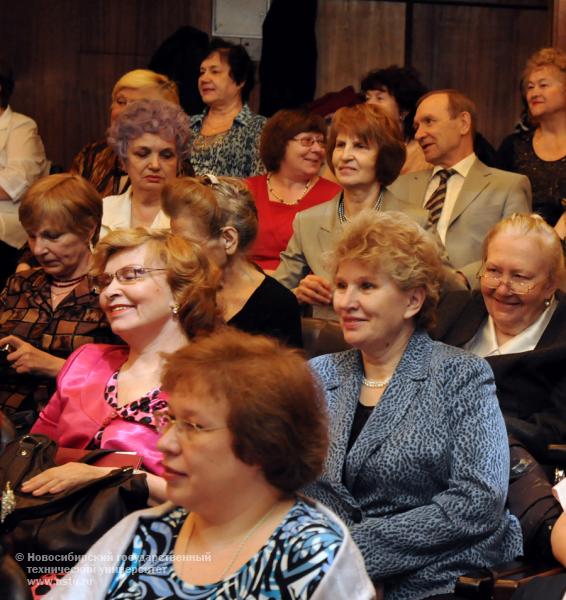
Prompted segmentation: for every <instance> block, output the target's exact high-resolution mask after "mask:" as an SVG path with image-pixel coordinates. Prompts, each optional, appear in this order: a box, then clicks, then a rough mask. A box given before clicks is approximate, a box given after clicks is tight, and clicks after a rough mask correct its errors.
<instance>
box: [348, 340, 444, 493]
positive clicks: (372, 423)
mask: <svg viewBox="0 0 566 600" xmlns="http://www.w3.org/2000/svg"><path fill="white" fill-rule="evenodd" d="M431 344H432V342H431V340H430V338H429V337H428V335H427V334H426V333H424V332H419V331H417V332H415V333H414V334H413V336H412V337H411V339H410V340H409V344H408V345H407V348H406V349H405V352H404V354H403V357H402V358H401V362H400V363H399V365H398V366H397V369H396V370H395V373H394V375H393V378H392V379H391V381H390V383H389V385H388V386H387V389H386V390H385V393H384V394H383V396H382V397H381V401H380V402H379V404H378V405H377V406H376V408H375V409H374V411H373V413H372V414H371V416H370V418H369V419H368V422H367V423H366V425H365V427H364V428H363V429H362V431H361V433H360V435H359V437H358V439H357V440H356V442H355V443H354V445H353V446H352V448H351V449H350V452H349V453H348V455H347V456H346V470H345V477H346V481H345V483H346V486H347V487H348V489H353V487H354V485H355V480H356V477H357V476H358V474H359V472H360V470H361V469H362V467H363V465H364V463H365V462H366V460H367V459H368V458H369V457H370V456H371V455H373V454H375V453H376V452H380V451H381V448H382V446H383V444H384V443H385V442H386V440H387V438H388V437H389V436H390V435H391V434H392V433H393V432H394V431H395V429H396V428H397V426H398V424H399V422H400V421H401V420H402V419H403V418H404V416H405V413H406V411H407V409H408V408H409V407H410V406H411V405H412V404H413V402H416V401H418V396H419V393H420V391H421V387H422V382H423V381H424V380H425V379H426V377H427V374H428V371H429V364H430V357H431ZM361 378H362V372H361V361H360V371H358V379H359V381H361ZM358 396H359V384H358V388H357V396H356V398H355V401H356V403H357V401H358ZM350 410H351V411H352V412H353V411H355V405H354V406H353V407H352V408H350ZM352 416H353V415H352ZM344 425H346V423H344ZM350 430H351V422H350V427H349V428H348V429H347V431H346V432H345V433H344V434H343V438H345V439H346V443H347V441H348V437H349V434H350Z"/></svg>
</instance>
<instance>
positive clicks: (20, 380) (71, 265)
mask: <svg viewBox="0 0 566 600" xmlns="http://www.w3.org/2000/svg"><path fill="white" fill-rule="evenodd" d="M101 216H102V201H101V199H100V196H99V195H98V193H97V192H96V190H95V189H94V188H93V187H92V186H91V185H90V184H89V183H88V182H87V181H85V180H84V179H82V178H81V177H79V176H78V175H69V174H61V175H51V176H49V177H46V178H44V179H42V180H40V181H38V182H36V183H35V184H34V185H33V186H32V187H31V188H30V189H29V190H28V192H27V193H26V195H25V196H24V198H23V199H22V201H21V203H20V207H19V217H20V221H21V223H22V226H23V227H24V229H25V230H26V232H27V235H28V240H29V245H30V249H31V252H32V253H33V256H34V257H35V258H36V259H37V262H38V264H39V267H37V268H34V269H30V270H27V271H22V272H19V273H16V274H14V275H12V277H10V279H8V282H7V285H6V288H5V289H4V291H3V292H2V294H1V296H0V347H2V349H3V352H4V360H2V361H1V363H0V373H1V375H0V404H1V407H2V409H3V410H4V411H6V412H7V413H8V414H10V415H12V414H13V413H14V412H16V411H18V410H24V409H31V410H35V409H37V408H42V407H43V405H45V403H46V402H47V400H48V399H49V397H50V396H51V394H52V393H53V391H54V389H55V377H56V376H57V375H58V373H59V371H60V370H61V368H62V367H63V364H64V362H65V359H66V358H67V357H68V356H69V354H71V352H72V351H73V350H76V349H77V348H78V347H79V346H82V345H83V344H86V343H87V342H99V343H100V342H111V341H114V340H115V337H114V336H113V335H112V332H111V330H110V327H109V325H108V323H107V321H106V318H105V317H104V314H103V312H102V311H101V310H100V308H99V306H98V297H97V296H96V294H94V293H93V292H92V290H91V289H90V288H89V285H88V282H87V279H86V276H87V273H88V270H89V268H90V267H91V263H92V252H91V250H92V246H93V244H95V243H96V241H97V239H98V232H99V230H100V219H101ZM32 422H33V421H32ZM30 424H31V423H30ZM28 427H29V425H28Z"/></svg>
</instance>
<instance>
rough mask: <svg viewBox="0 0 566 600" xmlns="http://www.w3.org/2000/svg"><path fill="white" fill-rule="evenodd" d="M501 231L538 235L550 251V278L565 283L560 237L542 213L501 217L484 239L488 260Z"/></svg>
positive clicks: (485, 257) (484, 249)
mask: <svg viewBox="0 0 566 600" xmlns="http://www.w3.org/2000/svg"><path fill="white" fill-rule="evenodd" d="M500 233H512V234H516V235H520V236H522V237H526V236H531V237H536V239H537V241H538V243H539V245H540V247H541V249H543V248H544V249H546V251H547V252H548V278H549V280H550V281H551V282H552V283H553V284H554V285H557V286H560V285H561V284H563V283H564V274H565V273H564V253H563V251H562V243H561V241H560V237H559V236H558V234H557V233H556V231H555V230H554V228H553V227H551V226H550V225H549V224H548V223H547V222H546V221H545V220H544V219H543V218H542V217H541V216H540V215H537V214H519V213H513V214H512V215H510V216H508V217H505V218H504V219H501V221H499V223H496V224H495V225H494V226H493V227H492V228H491V229H490V230H489V231H488V233H487V235H486V236H485V239H484V241H483V253H482V258H483V261H484V262H485V261H486V260H487V253H488V251H489V244H490V243H491V242H492V241H493V238H495V237H496V236H497V235H498V234H500Z"/></svg>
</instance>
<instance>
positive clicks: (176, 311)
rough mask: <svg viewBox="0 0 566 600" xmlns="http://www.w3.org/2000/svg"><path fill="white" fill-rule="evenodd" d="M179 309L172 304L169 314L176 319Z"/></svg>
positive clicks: (176, 305)
mask: <svg viewBox="0 0 566 600" xmlns="http://www.w3.org/2000/svg"><path fill="white" fill-rule="evenodd" d="M180 308H181V307H180V306H179V305H178V304H177V303H176V302H175V304H173V306H172V307H171V313H172V314H173V316H174V317H178V316H179V309H180Z"/></svg>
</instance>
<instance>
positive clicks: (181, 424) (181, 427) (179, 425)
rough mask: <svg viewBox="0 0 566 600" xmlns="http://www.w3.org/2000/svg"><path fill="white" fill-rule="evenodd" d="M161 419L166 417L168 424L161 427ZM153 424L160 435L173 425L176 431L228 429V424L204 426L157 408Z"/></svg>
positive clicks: (205, 431) (203, 431) (198, 431)
mask: <svg viewBox="0 0 566 600" xmlns="http://www.w3.org/2000/svg"><path fill="white" fill-rule="evenodd" d="M160 419H164V420H165V421H166V422H167V425H165V426H164V427H160V425H159V424H158V422H159V420H160ZM153 424H154V426H155V429H156V430H157V433H159V435H164V434H165V433H167V432H168V431H169V430H170V429H171V427H174V428H175V433H176V434H177V433H187V432H188V433H189V434H192V433H195V434H197V435H198V434H200V433H208V432H211V431H219V430H220V429H228V425H219V426H217V427H202V426H201V425H197V424H196V423H193V422H192V421H187V420H186V419H178V418H177V417H175V416H173V415H171V414H170V413H169V411H167V410H156V411H155V412H154V413H153Z"/></svg>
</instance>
